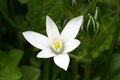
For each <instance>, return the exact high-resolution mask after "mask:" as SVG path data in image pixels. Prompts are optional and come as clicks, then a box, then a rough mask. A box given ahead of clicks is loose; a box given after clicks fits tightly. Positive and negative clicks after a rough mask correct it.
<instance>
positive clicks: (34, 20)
mask: <svg viewBox="0 0 120 80" xmlns="http://www.w3.org/2000/svg"><path fill="white" fill-rule="evenodd" d="M119 3H120V0H0V80H105V79H106V80H120V49H119V48H120V26H119V22H120V18H119V15H120V5H119ZM96 7H98V14H97V15H98V16H97V19H94V18H91V19H94V20H93V21H94V22H95V23H99V28H98V31H94V29H93V28H94V26H93V23H92V25H91V24H90V26H89V27H88V31H87V23H88V20H89V19H90V18H89V17H88V14H90V16H93V17H94V15H95V11H96ZM47 15H49V16H50V17H51V18H52V19H53V20H54V22H55V23H56V24H57V26H58V28H59V30H60V32H61V30H62V29H63V28H64V26H65V25H66V23H67V22H68V21H69V20H70V19H72V18H74V17H76V16H79V15H84V23H83V27H82V28H81V30H80V32H79V34H78V36H77V39H79V40H80V41H81V45H80V46H79V47H78V48H77V49H76V50H75V51H73V52H71V53H70V57H71V63H70V66H69V69H68V71H67V72H65V71H63V70H62V69H60V68H59V67H57V66H56V65H55V64H54V62H53V60H51V59H38V58H37V57H36V55H37V53H38V52H40V50H38V49H36V48H34V47H33V46H32V45H30V44H29V43H28V42H27V41H26V40H25V39H24V38H23V35H22V32H23V31H28V30H30V31H37V32H39V33H41V34H45V35H46V16H47ZM91 21H92V20H91ZM23 53H24V54H23Z"/></svg>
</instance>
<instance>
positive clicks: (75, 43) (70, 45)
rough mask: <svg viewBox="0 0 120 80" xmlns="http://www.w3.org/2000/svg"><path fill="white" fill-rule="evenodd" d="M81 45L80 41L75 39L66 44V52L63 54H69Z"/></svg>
mask: <svg viewBox="0 0 120 80" xmlns="http://www.w3.org/2000/svg"><path fill="white" fill-rule="evenodd" d="M79 45H80V41H79V40H77V39H73V40H71V41H68V42H66V43H65V44H64V51H63V53H68V52H70V51H73V50H74V49H75V48H77V47H78V46H79Z"/></svg>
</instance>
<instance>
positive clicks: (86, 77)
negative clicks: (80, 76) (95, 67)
mask: <svg viewBox="0 0 120 80" xmlns="http://www.w3.org/2000/svg"><path fill="white" fill-rule="evenodd" d="M90 74H91V60H89V61H88V62H86V63H85V72H84V80H90Z"/></svg>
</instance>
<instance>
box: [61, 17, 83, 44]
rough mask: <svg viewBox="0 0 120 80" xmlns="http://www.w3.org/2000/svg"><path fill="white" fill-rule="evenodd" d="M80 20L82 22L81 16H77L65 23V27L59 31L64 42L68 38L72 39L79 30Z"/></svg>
mask: <svg viewBox="0 0 120 80" xmlns="http://www.w3.org/2000/svg"><path fill="white" fill-rule="evenodd" d="M82 22H83V16H79V17H76V18H73V19H72V20H70V21H69V22H68V23H67V24H66V26H65V28H64V29H63V31H62V33H61V37H62V38H63V41H65V42H66V41H68V40H72V39H74V38H75V37H76V36H77V34H78V32H79V29H80V26H81V25H82Z"/></svg>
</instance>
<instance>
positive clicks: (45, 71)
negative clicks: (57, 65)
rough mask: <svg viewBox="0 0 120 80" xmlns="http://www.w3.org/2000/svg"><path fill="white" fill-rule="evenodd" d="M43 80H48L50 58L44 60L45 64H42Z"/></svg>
mask: <svg viewBox="0 0 120 80" xmlns="http://www.w3.org/2000/svg"><path fill="white" fill-rule="evenodd" d="M43 67H44V70H43V80H50V79H49V70H50V60H46V61H45V64H44V65H43Z"/></svg>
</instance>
